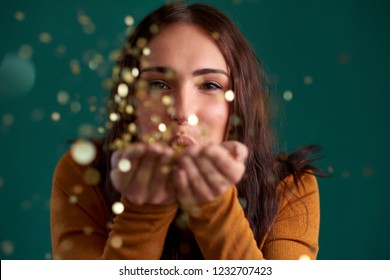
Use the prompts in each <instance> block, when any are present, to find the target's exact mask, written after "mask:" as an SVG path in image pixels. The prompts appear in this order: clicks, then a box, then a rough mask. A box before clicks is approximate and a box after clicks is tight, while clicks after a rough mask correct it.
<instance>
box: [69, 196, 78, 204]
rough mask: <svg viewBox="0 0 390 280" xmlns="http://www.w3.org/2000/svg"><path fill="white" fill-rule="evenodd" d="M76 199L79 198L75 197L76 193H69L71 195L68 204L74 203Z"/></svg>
mask: <svg viewBox="0 0 390 280" xmlns="http://www.w3.org/2000/svg"><path fill="white" fill-rule="evenodd" d="M78 200H79V199H78V197H77V196H76V195H71V196H69V202H70V204H76V203H77V201H78Z"/></svg>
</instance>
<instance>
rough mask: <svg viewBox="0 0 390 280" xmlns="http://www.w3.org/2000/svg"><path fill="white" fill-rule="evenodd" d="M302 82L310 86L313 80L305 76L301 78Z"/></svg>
mask: <svg viewBox="0 0 390 280" xmlns="http://www.w3.org/2000/svg"><path fill="white" fill-rule="evenodd" d="M303 82H304V83H305V84H306V85H311V84H312V83H313V78H312V77H310V76H306V77H304V78H303Z"/></svg>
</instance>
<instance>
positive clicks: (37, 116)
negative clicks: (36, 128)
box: [31, 108, 44, 122]
mask: <svg viewBox="0 0 390 280" xmlns="http://www.w3.org/2000/svg"><path fill="white" fill-rule="evenodd" d="M43 116H44V113H43V110H42V109H40V108H35V109H34V110H32V112H31V119H32V120H33V121H36V122H39V121H41V120H43Z"/></svg>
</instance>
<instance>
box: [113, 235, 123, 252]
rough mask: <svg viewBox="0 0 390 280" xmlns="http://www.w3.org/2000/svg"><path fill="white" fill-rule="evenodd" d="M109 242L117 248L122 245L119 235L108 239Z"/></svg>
mask: <svg viewBox="0 0 390 280" xmlns="http://www.w3.org/2000/svg"><path fill="white" fill-rule="evenodd" d="M110 243H111V246H112V247H113V248H115V249H119V248H121V247H122V245H123V240H122V238H121V237H119V236H117V235H116V236H113V237H112V238H111V240H110Z"/></svg>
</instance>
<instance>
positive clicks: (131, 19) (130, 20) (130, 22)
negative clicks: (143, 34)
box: [125, 16, 134, 26]
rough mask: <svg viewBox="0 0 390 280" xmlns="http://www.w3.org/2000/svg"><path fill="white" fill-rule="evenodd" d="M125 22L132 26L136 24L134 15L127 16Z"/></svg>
mask: <svg viewBox="0 0 390 280" xmlns="http://www.w3.org/2000/svg"><path fill="white" fill-rule="evenodd" d="M125 24H126V25H127V26H132V25H133V24H134V18H133V17H132V16H126V17H125Z"/></svg>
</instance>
